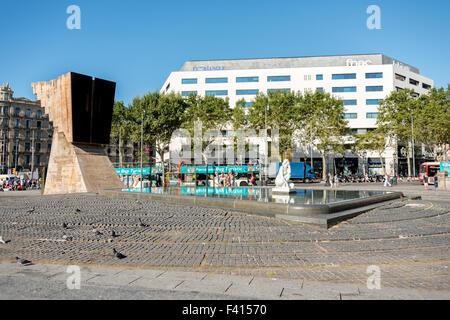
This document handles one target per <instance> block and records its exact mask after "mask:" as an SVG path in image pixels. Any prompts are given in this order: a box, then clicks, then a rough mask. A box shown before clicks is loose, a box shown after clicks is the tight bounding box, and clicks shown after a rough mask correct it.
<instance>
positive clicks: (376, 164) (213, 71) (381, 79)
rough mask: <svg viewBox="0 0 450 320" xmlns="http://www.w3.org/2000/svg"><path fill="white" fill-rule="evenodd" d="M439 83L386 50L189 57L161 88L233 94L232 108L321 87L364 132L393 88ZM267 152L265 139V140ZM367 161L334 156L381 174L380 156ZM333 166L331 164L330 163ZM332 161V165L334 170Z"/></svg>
mask: <svg viewBox="0 0 450 320" xmlns="http://www.w3.org/2000/svg"><path fill="white" fill-rule="evenodd" d="M433 86H434V82H433V80H432V79H430V78H427V77H425V76H423V75H421V74H420V71H419V69H417V68H415V67H413V66H410V65H408V64H406V63H403V62H400V61H397V60H395V59H392V58H390V57H388V56H385V55H383V54H358V55H341V56H316V57H294V58H263V59H235V60H203V61H187V62H186V63H185V64H184V65H183V67H182V68H181V69H180V70H179V71H175V72H172V73H171V74H170V75H169V77H168V78H167V80H166V82H165V83H164V85H163V87H162V88H161V92H164V93H168V92H178V93H180V94H181V95H182V96H188V95H190V94H198V95H202V96H205V95H214V96H217V97H223V98H228V99H229V102H230V106H231V107H234V106H235V105H236V102H237V101H239V100H241V99H245V101H246V106H248V107H251V105H252V101H253V99H254V97H255V95H256V94H258V93H259V92H263V93H268V92H271V91H293V92H297V91H300V92H306V91H315V90H322V91H325V92H329V93H330V94H332V95H333V96H336V97H339V98H341V99H342V100H344V105H345V109H346V111H345V114H344V115H343V116H344V118H345V119H347V120H348V125H349V127H350V128H351V130H352V133H364V132H366V131H367V130H371V129H374V128H376V126H377V125H376V120H377V117H378V114H379V112H378V104H379V102H380V101H381V100H382V99H384V98H385V97H386V96H388V95H389V94H390V93H391V92H392V91H395V90H397V91H398V90H402V89H405V88H408V89H413V90H414V92H415V94H416V95H417V96H420V95H421V94H424V93H427V92H428V91H429V90H430V89H431V88H432V87H433ZM261 145H262V147H261V148H260V150H261V152H262V153H266V151H265V149H266V148H265V147H264V145H265V143H264V142H262V143H261ZM309 150H310V149H309V148H307V147H306V148H303V149H302V148H299V149H298V150H296V153H295V155H293V156H294V157H297V158H307V157H309V158H313V159H314V162H313V164H314V165H315V166H319V167H321V162H322V160H321V158H320V154H319V153H318V152H317V150H313V154H312V155H311V151H309ZM406 156H407V155H406V154H404V152H403V153H402V152H401V150H400V149H399V148H397V147H395V148H387V149H386V151H385V153H384V154H383V161H384V162H385V165H386V169H387V170H388V171H390V172H392V171H393V170H394V166H396V165H397V166H398V164H399V163H400V162H401V161H400V158H401V157H404V158H405V159H406ZM365 158H366V159H358V157H357V156H356V155H353V154H351V153H349V154H347V155H344V159H341V160H338V159H329V161H331V163H333V161H334V162H335V163H334V164H336V163H337V164H338V166H341V167H342V168H341V169H343V168H344V167H351V168H352V170H353V171H355V170H356V169H357V168H359V169H360V168H361V166H362V165H366V166H367V167H368V169H369V171H371V172H373V173H380V172H381V161H380V160H379V158H380V157H379V156H378V155H377V154H373V153H371V152H368V153H367V156H366V157H365ZM316 163H317V164H316ZM328 167H329V168H330V166H328ZM332 167H333V165H331V168H332Z"/></svg>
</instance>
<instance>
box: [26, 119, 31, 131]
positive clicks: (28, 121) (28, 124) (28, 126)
mask: <svg viewBox="0 0 450 320" xmlns="http://www.w3.org/2000/svg"><path fill="white" fill-rule="evenodd" d="M30 128H31V120H27V129H30Z"/></svg>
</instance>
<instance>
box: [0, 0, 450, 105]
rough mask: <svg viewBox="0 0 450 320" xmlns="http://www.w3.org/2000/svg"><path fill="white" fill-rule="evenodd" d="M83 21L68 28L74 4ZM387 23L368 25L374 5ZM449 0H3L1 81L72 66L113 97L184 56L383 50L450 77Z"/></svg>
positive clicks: (19, 91) (130, 93) (15, 83)
mask: <svg viewBox="0 0 450 320" xmlns="http://www.w3.org/2000/svg"><path fill="white" fill-rule="evenodd" d="M72 4H74V5H78V6H79V7H80V8H81V30H69V29H67V27H66V20H67V18H68V17H69V14H67V13H66V9H67V7H68V6H69V5H72ZM372 4H374V5H378V6H379V7H380V8H381V24H382V29H381V30H369V29H367V27H366V20H367V18H368V16H369V15H368V14H367V13H366V9H367V7H368V6H369V5H372ZM449 12H450V1H448V0H430V1H423V0H421V1H415V0H409V1H408V0H386V1H384V0H383V1H381V0H372V1H364V0H341V1H336V0H323V1H310V0H308V1H303V0H292V1H283V0H278V1H274V0H272V1H266V0H240V1H236V0H227V1H217V0H209V1H204V0H189V1H178V0H172V1H153V0H128V1H123V0H122V1H119V0H70V1H66V0H39V1H32V0H27V1H25V0H3V1H2V4H1V11H0V30H1V31H2V37H1V39H2V40H1V45H0V83H3V82H9V83H10V84H11V86H12V87H13V90H14V91H15V96H16V97H20V96H24V97H28V98H32V99H34V98H35V97H34V95H33V92H32V89H31V83H32V82H35V81H48V80H51V79H54V78H56V77H58V76H59V75H61V74H63V73H66V72H69V71H74V72H79V73H84V74H88V75H92V76H95V77H99V78H104V79H108V80H112V81H115V82H117V91H116V100H123V101H125V102H126V103H129V102H131V100H132V99H133V97H135V96H137V95H142V94H144V93H146V92H148V91H154V90H159V89H160V88H161V86H162V84H163V83H164V81H165V79H166V78H167V77H168V75H169V74H170V72H171V71H175V70H178V69H179V68H181V66H182V65H183V63H184V62H185V61H186V60H201V59H224V58H225V59H231V58H258V57H293V56H313V55H336V54H352V53H384V54H386V55H388V56H390V57H392V58H395V59H398V60H400V61H403V62H405V63H408V64H410V65H413V66H415V67H418V68H419V69H420V71H421V73H422V74H423V75H425V76H428V77H431V78H432V79H434V80H435V85H436V86H438V87H440V86H445V87H446V86H447V83H449V82H450V79H449V75H450V63H449V58H450V54H449V53H450V41H448V34H449V31H450V19H448V13H449Z"/></svg>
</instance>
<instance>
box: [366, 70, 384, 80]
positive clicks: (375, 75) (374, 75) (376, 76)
mask: <svg viewBox="0 0 450 320" xmlns="http://www.w3.org/2000/svg"><path fill="white" fill-rule="evenodd" d="M380 78H383V72H374V73H366V79H380Z"/></svg>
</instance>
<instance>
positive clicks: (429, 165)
mask: <svg viewBox="0 0 450 320" xmlns="http://www.w3.org/2000/svg"><path fill="white" fill-rule="evenodd" d="M440 169H441V164H440V163H439V162H424V163H422V164H421V165H420V169H419V181H420V182H422V183H423V178H422V176H423V174H425V177H427V179H428V181H427V183H430V184H434V176H435V175H436V174H437V173H438V172H439V170H440Z"/></svg>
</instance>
